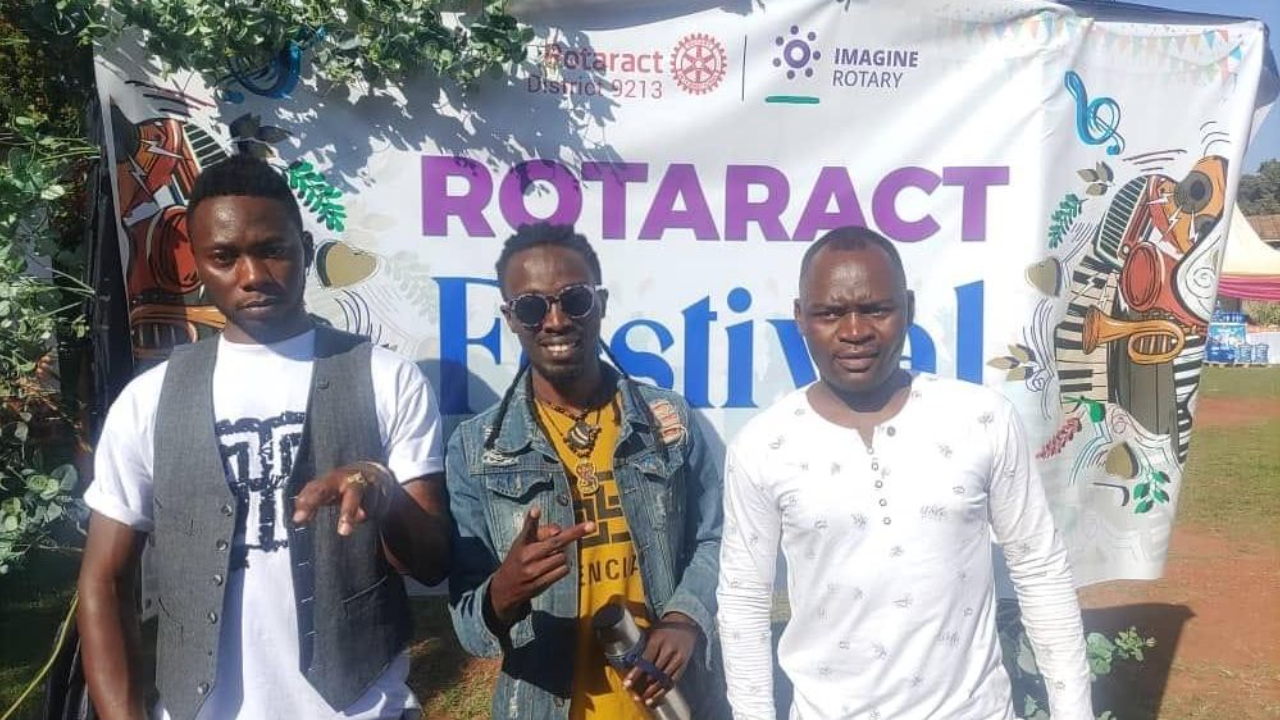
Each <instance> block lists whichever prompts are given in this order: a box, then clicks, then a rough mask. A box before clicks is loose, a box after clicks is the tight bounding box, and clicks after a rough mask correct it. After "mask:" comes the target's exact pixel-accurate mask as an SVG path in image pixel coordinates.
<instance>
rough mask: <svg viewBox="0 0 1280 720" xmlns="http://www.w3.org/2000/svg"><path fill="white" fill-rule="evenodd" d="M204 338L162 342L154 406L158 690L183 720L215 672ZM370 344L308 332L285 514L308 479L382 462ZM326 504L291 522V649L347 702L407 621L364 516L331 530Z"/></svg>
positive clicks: (210, 438)
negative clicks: (166, 346) (294, 645)
mask: <svg viewBox="0 0 1280 720" xmlns="http://www.w3.org/2000/svg"><path fill="white" fill-rule="evenodd" d="M217 349H218V341H217V338H216V337H213V338H208V339H206V340H202V341H200V342H197V343H194V344H191V345H184V346H181V347H178V348H176V349H175V350H174V352H173V355H172V356H171V357H170V359H169V367H168V369H167V370H166V371H165V378H164V387H163V389H162V390H161V393H160V405H159V408H158V410H157V413H156V429H155V471H154V476H155V500H154V516H155V529H154V531H153V532H152V533H151V537H150V543H151V545H152V547H151V548H150V552H151V554H152V557H151V558H150V563H149V569H150V570H152V571H153V572H154V574H155V577H154V578H153V579H154V590H155V593H156V597H155V602H156V605H157V606H158V607H157V608H156V610H157V615H158V617H159V638H158V640H157V663H156V665H157V668H156V686H157V688H158V689H159V691H160V699H161V701H162V702H163V703H164V705H165V708H166V709H168V711H169V713H170V714H171V715H172V716H173V718H174V720H193V719H194V718H195V716H196V713H197V712H198V711H199V710H200V706H201V705H202V704H203V702H204V699H205V697H207V696H208V694H209V692H210V691H211V690H212V688H213V687H214V685H215V684H216V683H217V682H218V680H219V678H217V677H215V669H216V667H217V657H218V637H219V629H220V627H221V625H220V624H221V622H222V613H223V595H224V594H225V582H226V578H227V573H228V566H229V561H230V556H231V541H232V536H233V534H234V532H235V522H236V500H235V497H234V496H233V494H232V492H231V490H230V488H229V487H228V485H227V476H226V473H225V470H224V468H223V461H222V454H221V451H220V449H219V446H218V440H217V436H216V435H215V433H214V422H215V421H214V414H213V367H214V362H215V360H216V358H217ZM370 350H371V348H370V345H369V343H368V342H367V341H366V340H365V339H364V338H360V337H357V336H355V335H348V334H346V333H340V332H338V331H335V330H330V329H327V328H323V327H320V328H317V329H316V359H315V367H314V371H313V374H312V380H311V394H310V397H309V400H308V409H307V418H306V424H305V427H304V430H303V439H302V444H301V446H300V447H299V449H298V457H297V459H296V460H295V462H294V465H293V473H292V475H291V476H290V478H289V484H288V488H287V490H286V491H285V518H286V519H288V518H291V517H292V515H293V501H294V499H295V498H296V497H297V494H298V492H299V491H300V490H301V489H302V486H303V485H305V484H306V483H307V482H308V481H309V480H311V479H313V478H315V477H320V476H322V475H324V474H325V473H327V472H328V471H329V470H331V469H333V468H336V467H341V466H342V465H346V464H348V463H352V462H356V461H358V460H376V461H385V459H386V458H385V457H384V453H383V448H382V438H381V435H380V433H379V431H378V416H377V411H376V408H375V405H374V397H373V382H372V380H371V379H370V374H369V354H370ZM337 517H338V509H337V507H328V508H322V509H321V511H320V512H319V514H318V515H317V516H316V517H315V518H314V519H313V520H312V521H311V523H310V524H308V525H306V526H302V527H297V526H294V525H293V524H292V523H291V522H287V524H288V525H289V554H290V558H291V561H292V564H293V587H294V601H295V603H296V605H297V611H298V632H299V641H300V642H299V644H300V647H301V653H300V657H298V658H285V657H282V658H280V662H297V663H299V668H300V669H301V671H302V672H303V674H304V675H305V676H306V678H307V680H308V681H309V682H310V683H311V685H312V686H314V687H315V689H316V690H317V691H318V692H319V693H320V695H321V696H322V697H323V698H324V699H325V701H326V702H328V703H329V705H330V707H332V708H334V709H335V710H343V709H345V708H347V707H349V706H350V705H351V704H352V703H354V702H355V701H356V700H357V699H359V697H360V696H361V695H362V694H363V693H364V691H365V690H366V689H368V687H369V686H370V685H371V684H372V683H373V682H374V681H375V680H377V678H378V677H379V676H380V675H381V674H382V672H383V671H384V670H385V669H386V668H387V666H388V664H390V662H391V661H392V660H393V659H394V658H395V657H396V655H397V654H398V653H399V652H400V651H401V650H402V649H403V648H404V647H405V645H406V643H407V642H408V640H409V637H410V633H411V627H410V622H411V621H410V616H409V606H408V598H407V596H406V595H405V590H404V583H403V581H402V580H401V578H400V575H399V574H398V573H396V572H395V571H394V570H393V569H392V568H391V567H390V565H389V564H388V562H387V559H386V557H385V555H384V554H383V550H382V540H381V537H380V535H379V533H378V530H377V528H376V527H375V525H374V523H364V524H362V525H359V526H357V528H356V530H355V532H354V533H353V534H351V535H349V536H347V537H345V538H344V537H341V536H339V535H338V532H337Z"/></svg>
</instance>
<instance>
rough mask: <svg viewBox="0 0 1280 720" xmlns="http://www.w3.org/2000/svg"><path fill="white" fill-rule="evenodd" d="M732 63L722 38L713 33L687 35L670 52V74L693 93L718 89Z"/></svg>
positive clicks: (683, 87) (698, 93) (677, 82)
mask: <svg viewBox="0 0 1280 720" xmlns="http://www.w3.org/2000/svg"><path fill="white" fill-rule="evenodd" d="M728 66H729V59H728V56H727V55H725V53H724V46H723V45H721V44H720V41H719V40H716V39H715V38H713V37H711V36H710V35H703V34H702V33H693V34H691V35H685V36H684V38H683V39H682V40H680V42H679V43H677V44H676V49H675V52H673V53H672V54H671V74H672V75H673V76H674V77H675V79H676V84H677V85H679V86H680V89H682V90H684V91H685V92H687V93H690V94H693V95H702V94H704V93H709V92H711V91H712V90H715V89H716V87H717V86H719V85H720V81H721V80H723V79H724V74H725V70H726V68H728Z"/></svg>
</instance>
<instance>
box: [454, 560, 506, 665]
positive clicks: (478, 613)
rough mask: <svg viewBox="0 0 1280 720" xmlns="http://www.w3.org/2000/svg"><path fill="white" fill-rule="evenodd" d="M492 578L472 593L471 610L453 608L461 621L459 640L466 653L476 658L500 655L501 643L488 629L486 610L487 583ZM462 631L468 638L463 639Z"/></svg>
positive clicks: (487, 612) (487, 603) (487, 598)
mask: <svg viewBox="0 0 1280 720" xmlns="http://www.w3.org/2000/svg"><path fill="white" fill-rule="evenodd" d="M492 579H493V578H491V577H490V578H486V579H485V581H484V582H482V583H480V585H479V587H477V588H476V589H475V590H474V591H473V592H472V596H471V598H472V603H473V604H472V609H471V611H470V612H466V611H463V610H461V609H458V608H457V606H455V610H454V612H455V614H456V616H457V617H458V619H459V620H460V621H461V622H460V623H459V625H461V626H463V627H459V628H458V629H459V631H460V632H459V633H458V635H459V638H458V639H459V640H461V641H462V644H463V645H464V646H465V647H466V649H467V651H468V652H470V653H471V654H472V655H475V656H477V657H500V656H501V655H502V641H501V640H500V639H499V638H498V636H497V635H495V634H494V633H493V630H492V629H490V627H489V621H488V620H489V614H490V611H489V610H487V609H486V608H487V607H488V605H489V582H490V581H491V580H492ZM463 631H465V632H466V634H467V635H468V637H463V636H462V635H463Z"/></svg>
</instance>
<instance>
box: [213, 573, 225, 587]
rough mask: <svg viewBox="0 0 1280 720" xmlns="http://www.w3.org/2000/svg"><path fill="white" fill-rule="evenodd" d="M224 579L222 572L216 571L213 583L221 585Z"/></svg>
mask: <svg viewBox="0 0 1280 720" xmlns="http://www.w3.org/2000/svg"><path fill="white" fill-rule="evenodd" d="M222 580H223V578H222V573H215V574H214V576H213V584H214V585H221V584H222Z"/></svg>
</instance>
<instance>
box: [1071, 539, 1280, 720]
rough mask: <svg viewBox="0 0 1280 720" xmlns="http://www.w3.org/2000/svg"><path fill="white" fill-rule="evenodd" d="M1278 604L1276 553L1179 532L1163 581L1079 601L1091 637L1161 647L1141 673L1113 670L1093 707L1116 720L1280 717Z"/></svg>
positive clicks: (1112, 586) (1279, 562)
mask: <svg viewBox="0 0 1280 720" xmlns="http://www.w3.org/2000/svg"><path fill="white" fill-rule="evenodd" d="M1278 600H1280V549H1277V548H1276V547H1275V546H1271V545H1264V544H1253V543H1244V542H1241V541H1239V540H1232V539H1227V538H1225V537H1223V536H1222V535H1220V534H1216V533H1214V532H1213V531H1211V530H1208V529H1206V528H1201V527H1195V526H1190V525H1184V526H1182V527H1178V528H1177V529H1175V531H1174V536H1173V541H1172V543H1171V544H1170V550H1169V561H1168V564H1167V565H1166V566H1165V577H1164V578H1163V579H1161V580H1158V581H1155V582H1131V581H1122V582H1112V583H1104V584H1102V585H1096V586H1094V587H1090V588H1086V589H1084V590H1083V591H1082V592H1081V601H1082V604H1083V605H1084V607H1085V624H1086V625H1087V626H1089V627H1090V628H1091V629H1094V630H1098V631H1101V632H1108V631H1110V632H1111V633H1114V632H1115V631H1118V630H1123V629H1126V628H1128V627H1130V626H1136V627H1137V628H1138V629H1139V630H1140V631H1141V632H1142V634H1143V635H1147V636H1153V637H1155V638H1157V642H1158V644H1157V646H1156V647H1155V648H1154V649H1153V650H1152V651H1151V653H1150V656H1149V658H1148V660H1147V662H1146V663H1145V664H1144V665H1143V666H1141V667H1140V668H1127V667H1124V666H1123V665H1121V666H1120V667H1119V668H1118V669H1117V671H1116V672H1117V679H1123V682H1114V683H1110V686H1111V687H1112V688H1113V697H1109V698H1106V699H1105V704H1103V703H1100V707H1105V708H1108V709H1111V710H1113V711H1114V712H1115V714H1116V716H1117V717H1118V718H1120V719H1121V720H1147V719H1148V718H1178V719H1179V720H1191V719H1195V720H1199V719H1200V718H1204V719H1205V720H1208V719H1209V718H1219V717H1220V718H1232V719H1233V720H1271V719H1273V718H1280V605H1278V603H1277V601H1278Z"/></svg>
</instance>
